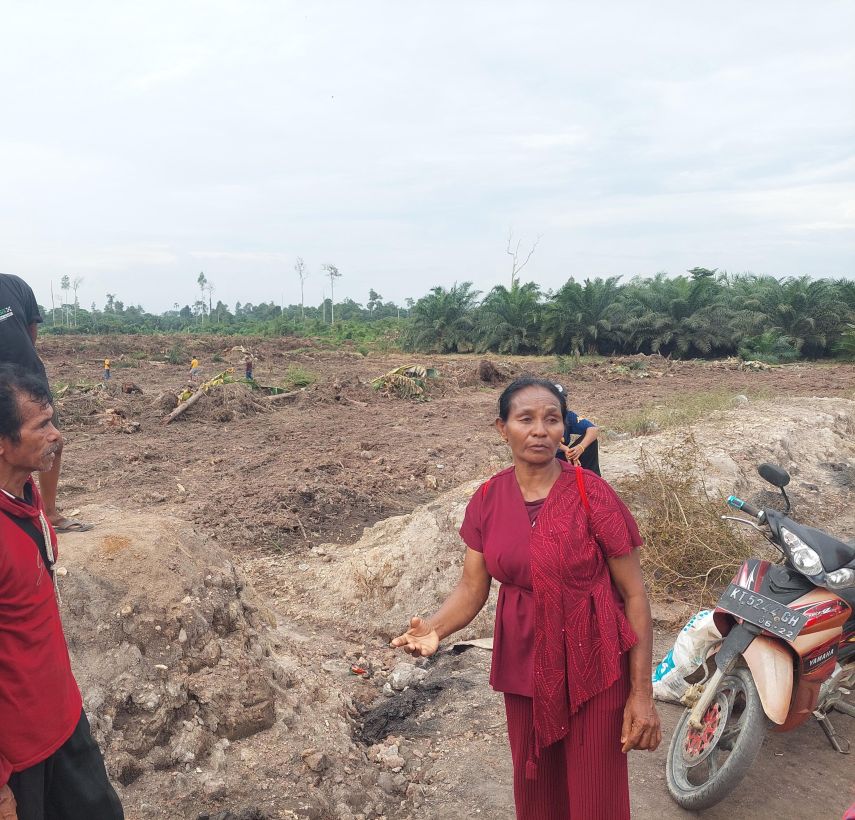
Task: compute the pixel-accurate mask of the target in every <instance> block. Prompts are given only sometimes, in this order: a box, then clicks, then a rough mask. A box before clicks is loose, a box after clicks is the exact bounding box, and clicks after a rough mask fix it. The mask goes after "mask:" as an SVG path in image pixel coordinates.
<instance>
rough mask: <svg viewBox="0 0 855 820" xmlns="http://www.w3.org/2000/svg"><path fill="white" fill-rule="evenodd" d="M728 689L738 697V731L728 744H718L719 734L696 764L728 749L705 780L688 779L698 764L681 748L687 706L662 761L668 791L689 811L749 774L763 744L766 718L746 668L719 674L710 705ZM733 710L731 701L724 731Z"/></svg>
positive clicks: (704, 806)
mask: <svg viewBox="0 0 855 820" xmlns="http://www.w3.org/2000/svg"><path fill="white" fill-rule="evenodd" d="M728 692H730V693H732V694H733V701H736V700H739V702H740V705H741V708H742V711H741V713H740V716H739V719H738V724H737V725H738V726H739V732H738V734H736V735H735V736H732V737H728V738H727V743H728V745H727V746H719V744H720V742H721V741H722V740H723V739H724V737H723V736H720V737H718V738H717V739H716V740H715V743H714V744H712V748H711V750H710V751H709V752H708V753H707V755H708V756H707V757H706V758H703V760H702V762H701V763H700V764H697V765H701V766H702V765H704V764H705V763H706V762H707V761H708V760H710V759H714V760H716V761H718V757H717V755H718V754H719V753H720V752H721V751H729V754H728V755H727V758H726V759H725V760H724V761H723V762H720V763H718V764H717V765H716V767H715V769H716V770H715V772H714V773H713V774H712V775H711V776H710V777H709V779H708V780H706V782H703V783H693V782H691V779H690V777H689V775H690V774H696V772H695V769H696V768H697V765H696V766H695V768H693V767H691V766H688V765H687V764H686V763H685V756H684V749H685V747H686V745H687V742H688V735H689V731H690V730H689V713H690V711H691V710H689V709H687V710H686V711H685V712H684V713H683V716H682V717H681V718H680V721H679V723H678V724H677V727H676V729H675V730H674V735H673V736H672V738H671V743H670V745H669V747H668V757H667V760H666V763H665V776H666V781H667V785H668V793H669V794H670V795H671V798H672V799H673V800H674V802H675V803H677V804H678V805H679V806H682V807H683V808H684V809H688V810H689V811H699V810H700V809H707V808H709V807H710V806H713V805H715V804H716V803H718V802H719V801H720V800H722V799H724V798H725V797H727V796H728V795H729V794H730V793H731V792H732V791H733V789H734V788H735V787H736V785H737V784H738V783H739V782H740V781H741V780H742V778H743V777H745V775H746V774H748V770H749V769H750V768H751V764H752V763H753V762H754V759H755V758H756V757H757V753H758V752H759V751H760V747H761V746H762V745H763V739H764V738H765V736H766V731H767V729H768V727H769V719H768V718H767V717H766V714H765V712H764V711H763V704H762V703H761V702H760V695H759V694H758V692H757V687H756V686H755V685H754V679H753V677H752V676H751V672H750V671H749V670H748V669H746V668H744V667H739V668H737V669H734V670H733V671H732V672H731V673H730V674H728V675H725V676H724V678H722V680H721V683H720V684H719V687H718V692H717V694H716V700H714V701H713V704H712V705H711V706H710V709H712V708H713V706H715V705H716V704H717V703H720V699H721V698H724V699H725V700H727V693H728ZM708 714H709V711H708ZM732 714H733V704H732V703H731V705H730V706H729V710H728V715H727V716H726V719H725V727H724V728H723V729H722V731H723V732H725V731H726V729H727V722H728V720H729V719H730V717H731V715H732ZM709 768H711V767H710V766H707V767H706V769H702V770H700V771H705V770H707V769H709Z"/></svg>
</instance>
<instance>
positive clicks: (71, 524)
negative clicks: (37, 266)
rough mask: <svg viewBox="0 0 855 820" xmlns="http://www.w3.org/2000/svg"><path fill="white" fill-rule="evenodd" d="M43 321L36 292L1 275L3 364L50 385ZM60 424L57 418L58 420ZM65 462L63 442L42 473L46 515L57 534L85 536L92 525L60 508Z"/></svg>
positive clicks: (0, 356) (15, 278) (0, 354)
mask: <svg viewBox="0 0 855 820" xmlns="http://www.w3.org/2000/svg"><path fill="white" fill-rule="evenodd" d="M42 321H43V319H42V316H41V313H40V312H39V305H38V303H37V302H36V297H35V295H34V294H33V291H32V288H31V287H30V286H29V285H28V284H27V283H26V282H25V281H24V280H23V279H21V278H20V277H19V276H13V275H12V274H10V273H0V362H9V363H11V364H17V365H20V366H21V367H23V368H24V369H25V370H26V371H27V372H28V373H32V374H34V375H36V376H39V377H40V378H41V379H43V380H44V381H45V383H47V373H46V372H45V366H44V364H42V360H41V359H40V358H39V354H38V353H37V352H36V336H37V334H38V326H39V324H41V322H42ZM54 423H56V418H54ZM61 459H62V441H60V448H59V450H58V451H57V454H56V458H55V459H54V462H53V466H52V467H51V468H50V470H46V471H45V472H42V473H39V487H40V488H41V492H42V500H43V501H44V508H45V515H47V517H48V520H49V521H50V523H51V524H53V527H54V529H55V530H56V531H57V532H85V531H86V530H91V529H92V525H91V524H84V523H83V522H82V521H78V520H76V519H74V518H66V517H65V516H64V515H63V514H62V513H60V512H59V511H58V510H57V508H56V491H57V485H58V484H59V471H60V463H61Z"/></svg>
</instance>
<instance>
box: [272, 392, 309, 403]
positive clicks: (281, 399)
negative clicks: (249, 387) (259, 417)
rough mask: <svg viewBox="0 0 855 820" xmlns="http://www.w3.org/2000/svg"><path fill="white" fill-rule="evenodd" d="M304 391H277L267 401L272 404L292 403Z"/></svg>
mask: <svg viewBox="0 0 855 820" xmlns="http://www.w3.org/2000/svg"><path fill="white" fill-rule="evenodd" d="M302 392H303V391H302V390H292V391H291V392H290V393H276V394H275V395H273V396H268V397H267V401H269V402H270V403H271V404H290V403H291V402H294V401H297V398H298V396H299V395H300V393H302Z"/></svg>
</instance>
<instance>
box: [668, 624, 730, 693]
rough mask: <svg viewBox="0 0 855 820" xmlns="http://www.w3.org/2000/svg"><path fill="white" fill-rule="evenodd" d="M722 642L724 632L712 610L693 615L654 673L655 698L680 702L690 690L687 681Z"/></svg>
mask: <svg viewBox="0 0 855 820" xmlns="http://www.w3.org/2000/svg"><path fill="white" fill-rule="evenodd" d="M720 641H721V633H720V632H719V631H718V629H717V628H716V625H715V623H714V622H713V614H712V611H711V610H709V609H702V610H701V611H700V612H698V613H697V614H695V615H693V616H692V617H691V618H690V619H689V622H688V623H687V624H686V625H685V626H684V627H683V628H682V629H681V630H680V634H679V635H677V640H676V641H674V646H673V647H672V648H671V649H669V650H668V654H667V655H665V657H664V658H663V659H662V661H661V663H660V664H659V666H657V667H656V669H655V670H654V671H653V697H654V698H656V699H657V700H665V701H670V702H672V703H680V698H682V697H683V695H685V694H686V690H687V689H688V688H689V684H688V683H687V682H686V678H687V677H688V676H689V675H691V674H692V672H694V671H695V670H696V669H697V668H698V667H699V666H700V665H701V664H703V663H704V662H705V661H706V659H707V655H708V654H709V651H710V649H712V648H713V647H714V646H715V645H716V644H718V643H719V642H720Z"/></svg>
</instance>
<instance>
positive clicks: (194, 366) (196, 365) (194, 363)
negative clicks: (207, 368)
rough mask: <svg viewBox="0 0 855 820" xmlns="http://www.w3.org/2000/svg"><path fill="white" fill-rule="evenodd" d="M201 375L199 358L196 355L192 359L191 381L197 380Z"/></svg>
mask: <svg viewBox="0 0 855 820" xmlns="http://www.w3.org/2000/svg"><path fill="white" fill-rule="evenodd" d="M198 377H199V360H198V359H197V358H196V357H195V356H194V357H193V358H192V359H191V360H190V381H193V382H195V381H196V379H197V378H198Z"/></svg>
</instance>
